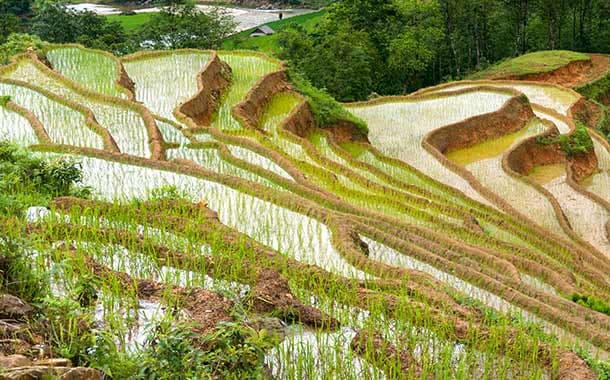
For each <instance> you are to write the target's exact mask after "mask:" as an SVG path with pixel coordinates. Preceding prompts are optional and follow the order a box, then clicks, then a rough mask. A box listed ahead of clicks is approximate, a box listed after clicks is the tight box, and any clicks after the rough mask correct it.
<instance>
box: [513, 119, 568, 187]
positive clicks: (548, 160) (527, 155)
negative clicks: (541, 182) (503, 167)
mask: <svg viewBox="0 0 610 380" xmlns="http://www.w3.org/2000/svg"><path fill="white" fill-rule="evenodd" d="M557 135H559V130H558V129H557V127H555V126H553V127H551V128H550V129H548V130H546V131H545V132H543V133H542V134H540V136H541V137H547V138H549V139H552V138H553V137H555V136H557ZM537 140H538V136H533V137H530V138H528V139H526V140H524V141H523V142H522V143H521V144H519V145H518V146H517V147H515V149H513V150H512V151H510V152H509V153H508V154H507V156H506V161H507V163H508V165H509V167H510V168H511V169H512V170H513V171H515V172H516V173H519V174H521V175H524V176H527V175H528V174H529V173H530V172H531V171H532V169H534V168H535V167H536V166H544V165H553V164H558V163H561V162H565V160H566V155H565V153H564V152H563V150H562V149H561V146H559V144H546V145H544V144H540V143H539V142H538V141H537Z"/></svg>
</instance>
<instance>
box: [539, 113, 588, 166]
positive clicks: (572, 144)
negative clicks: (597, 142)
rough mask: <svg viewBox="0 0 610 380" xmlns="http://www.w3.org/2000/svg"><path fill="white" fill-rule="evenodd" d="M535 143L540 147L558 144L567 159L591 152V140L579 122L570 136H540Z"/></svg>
mask: <svg viewBox="0 0 610 380" xmlns="http://www.w3.org/2000/svg"><path fill="white" fill-rule="evenodd" d="M536 142H537V143H538V144H542V145H550V144H556V143H558V144H559V145H560V146H561V149H562V150H563V151H564V152H565V153H566V154H567V155H568V157H573V156H576V155H578V154H586V153H587V152H589V151H591V150H593V140H592V139H591V136H589V132H587V127H585V125H584V124H583V123H581V122H579V121H577V122H576V129H575V130H574V132H572V134H570V135H555V136H540V137H538V138H537V139H536Z"/></svg>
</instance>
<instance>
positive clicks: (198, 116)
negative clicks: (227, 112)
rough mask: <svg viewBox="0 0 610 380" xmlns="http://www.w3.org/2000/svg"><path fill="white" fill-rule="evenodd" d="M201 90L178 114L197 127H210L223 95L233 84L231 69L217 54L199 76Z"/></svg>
mask: <svg viewBox="0 0 610 380" xmlns="http://www.w3.org/2000/svg"><path fill="white" fill-rule="evenodd" d="M197 83H198V87H199V90H198V91H197V93H196V94H195V95H193V96H192V97H191V98H190V99H188V100H186V101H185V102H183V103H181V104H180V105H179V106H178V107H177V108H176V112H177V113H178V114H179V115H183V116H185V117H188V118H190V119H191V120H193V122H195V124H197V125H209V124H210V122H211V121H212V116H213V115H214V112H216V110H217V109H218V106H219V105H220V101H221V98H222V95H223V94H224V92H225V90H226V89H227V88H228V87H229V86H230V84H231V67H230V66H229V65H228V64H227V63H226V62H223V61H221V60H220V58H218V55H217V54H216V53H213V54H212V58H211V59H210V61H209V62H208V63H207V64H206V65H205V67H204V68H203V70H201V72H199V74H198V76H197Z"/></svg>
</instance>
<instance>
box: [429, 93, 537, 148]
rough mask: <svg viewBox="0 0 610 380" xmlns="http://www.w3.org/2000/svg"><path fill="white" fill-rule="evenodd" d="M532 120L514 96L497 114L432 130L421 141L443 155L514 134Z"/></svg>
mask: <svg viewBox="0 0 610 380" xmlns="http://www.w3.org/2000/svg"><path fill="white" fill-rule="evenodd" d="M534 117H535V115H534V111H533V110H532V108H531V107H530V104H529V101H528V100H527V98H526V97H525V96H515V97H513V98H511V99H510V100H509V101H508V102H507V103H506V104H505V105H504V106H503V107H502V108H501V109H500V110H499V111H497V112H491V113H488V114H484V115H478V116H474V117H471V118H469V119H466V120H464V121H460V122H457V123H454V124H450V125H447V126H444V127H442V128H439V129H436V130H434V131H432V132H430V133H429V134H428V135H427V136H426V137H425V141H427V142H428V143H429V144H430V145H432V146H433V147H435V148H436V149H437V150H438V151H439V152H441V153H443V154H445V153H448V152H450V151H453V150H457V149H463V148H467V147H470V146H473V145H476V144H479V143H482V142H484V141H487V140H491V139H494V138H498V137H500V136H504V135H506V134H508V133H511V132H514V131H517V130H519V129H521V128H523V127H524V126H525V125H526V124H527V122H528V121H529V120H531V119H532V118H534Z"/></svg>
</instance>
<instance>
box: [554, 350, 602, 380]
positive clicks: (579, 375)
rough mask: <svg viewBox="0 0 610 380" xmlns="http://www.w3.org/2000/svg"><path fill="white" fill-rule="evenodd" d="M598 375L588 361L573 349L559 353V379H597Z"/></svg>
mask: <svg viewBox="0 0 610 380" xmlns="http://www.w3.org/2000/svg"><path fill="white" fill-rule="evenodd" d="M595 379H597V375H595V372H593V370H591V368H589V366H588V365H587V363H586V362H585V361H584V360H583V359H581V358H580V357H579V356H578V355H576V354H575V353H573V352H571V351H564V352H562V353H561V354H560V355H559V373H558V374H557V380H595Z"/></svg>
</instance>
